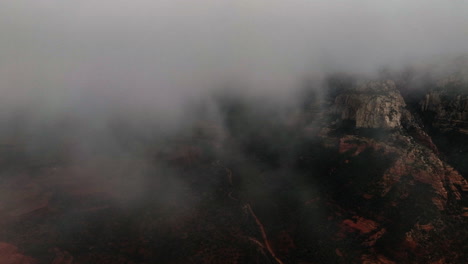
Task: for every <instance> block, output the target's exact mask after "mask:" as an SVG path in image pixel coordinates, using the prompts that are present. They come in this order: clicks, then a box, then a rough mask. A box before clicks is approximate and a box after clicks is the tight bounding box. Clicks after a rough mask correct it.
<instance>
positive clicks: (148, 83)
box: [0, 0, 468, 120]
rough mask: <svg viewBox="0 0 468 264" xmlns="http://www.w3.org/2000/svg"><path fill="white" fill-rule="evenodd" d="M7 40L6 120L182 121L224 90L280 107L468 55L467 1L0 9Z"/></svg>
mask: <svg viewBox="0 0 468 264" xmlns="http://www.w3.org/2000/svg"><path fill="white" fill-rule="evenodd" d="M0 36H1V39H0V58H1V60H0V91H1V99H0V104H1V105H2V113H3V115H7V113H9V112H11V111H12V109H19V108H22V107H28V108H29V109H34V110H33V111H32V112H34V113H35V114H36V115H38V117H37V118H44V116H56V115H57V114H58V115H61V114H63V113H66V112H73V113H75V114H79V115H83V116H92V117H93V118H95V117H96V116H100V115H104V116H105V115H108V113H109V112H112V111H113V110H115V109H116V108H119V109H125V111H130V112H131V111H134V112H135V113H148V111H150V112H151V113H152V115H154V118H156V116H157V117H158V118H162V119H166V120H176V119H178V118H180V117H181V116H183V111H182V109H183V107H182V105H183V104H184V103H185V102H186V101H187V100H191V99H193V98H198V97H203V96H204V95H205V94H206V92H207V91H209V90H211V89H216V88H217V87H220V86H223V85H224V84H226V83H231V82H239V83H242V84H243V85H245V86H246V87H248V89H250V90H255V91H262V92H265V94H269V95H273V96H274V95H277V94H278V95H281V96H284V95H287V94H289V92H290V91H291V90H293V89H294V87H296V86H297V85H298V83H300V82H301V81H302V78H304V77H305V76H308V75H313V74H320V73H323V72H328V71H334V70H343V71H352V72H374V71H375V70H376V69H377V68H378V67H380V66H383V65H390V66H396V67H398V66H399V65H405V64H407V63H411V62H413V61H417V60H421V59H427V58H431V57H434V56H452V55H459V54H466V53H467V52H468V2H466V1H306V0H292V1H279V0H249V1H246V0H245V1H244V0H240V1H230V0H226V1H219V0H217V1H215V0H199V1H188V0H187V1H183V0H156V1H149V0H148V1H144V0H135V1H124V0H112V1H110V0H100V1H96V0H84V1H83V0H82V1H73V0H70V1H58V0H43V1H33V0H16V1H2V2H1V3H0ZM15 111H16V110H15Z"/></svg>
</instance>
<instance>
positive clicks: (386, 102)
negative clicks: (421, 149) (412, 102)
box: [334, 81, 405, 129]
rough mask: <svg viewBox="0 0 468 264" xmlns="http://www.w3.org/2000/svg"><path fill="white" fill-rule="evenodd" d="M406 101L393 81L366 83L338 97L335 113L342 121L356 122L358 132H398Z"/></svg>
mask: <svg viewBox="0 0 468 264" xmlns="http://www.w3.org/2000/svg"><path fill="white" fill-rule="evenodd" d="M404 107H405V101H404V100H403V97H402V96H401V95H400V92H399V91H398V90H397V89H396V86H395V83H394V82H393V81H385V82H369V83H367V84H365V85H363V86H360V87H359V88H357V89H353V90H349V91H347V92H345V93H343V94H340V95H338V96H337V97H336V99H335V109H334V110H335V112H336V113H337V114H339V115H340V117H341V119H342V120H351V121H355V122H356V127H357V128H385V129H389V128H398V127H400V125H401V116H402V109H403V108H404Z"/></svg>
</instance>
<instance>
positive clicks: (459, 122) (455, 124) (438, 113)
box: [420, 89, 468, 134]
mask: <svg viewBox="0 0 468 264" xmlns="http://www.w3.org/2000/svg"><path fill="white" fill-rule="evenodd" d="M420 105H421V111H422V112H423V113H425V114H428V115H432V116H431V120H430V122H431V125H432V126H433V127H435V128H438V129H440V130H441V131H445V132H446V131H451V130H455V131H457V132H460V133H464V134H468V95H467V94H461V93H450V92H449V91H447V90H443V89H439V90H435V91H430V92H429V93H428V94H426V96H425V97H424V99H423V100H421V103H420Z"/></svg>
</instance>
